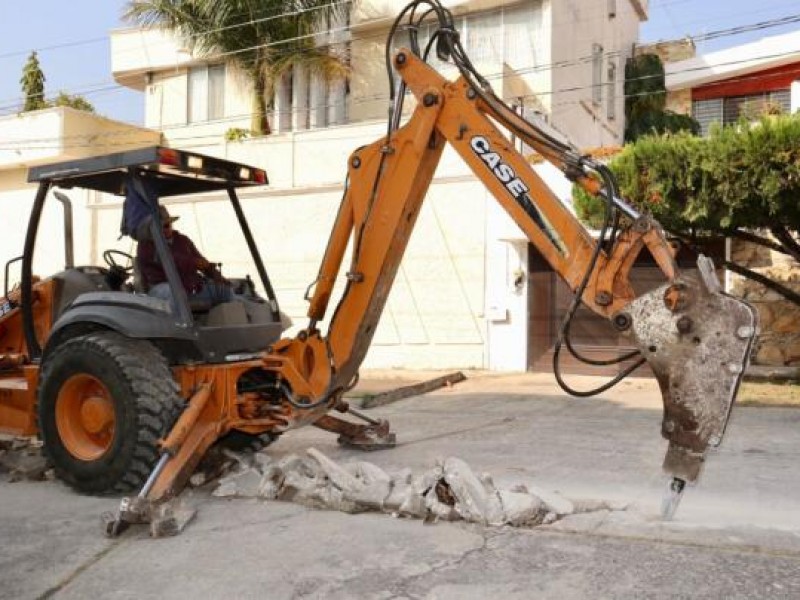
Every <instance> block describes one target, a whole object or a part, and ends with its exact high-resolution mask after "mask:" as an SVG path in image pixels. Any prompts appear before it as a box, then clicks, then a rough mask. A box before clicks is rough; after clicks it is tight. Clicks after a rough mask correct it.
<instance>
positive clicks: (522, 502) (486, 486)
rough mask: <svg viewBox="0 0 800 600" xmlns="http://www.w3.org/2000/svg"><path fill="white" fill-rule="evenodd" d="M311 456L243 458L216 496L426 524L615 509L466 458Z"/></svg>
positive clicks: (520, 522) (547, 519) (533, 522)
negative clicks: (398, 464) (406, 461)
mask: <svg viewBox="0 0 800 600" xmlns="http://www.w3.org/2000/svg"><path fill="white" fill-rule="evenodd" d="M307 454H308V457H301V456H298V455H294V454H292V455H288V456H285V457H283V458H282V459H281V460H279V461H275V460H272V459H270V458H269V457H268V456H267V455H264V454H261V455H256V456H255V457H254V458H253V459H252V460H249V461H240V462H238V463H237V465H238V470H237V471H235V472H233V473H231V474H230V475H228V476H226V477H224V478H223V479H221V480H220V481H219V483H218V485H217V488H216V490H215V491H214V492H213V494H214V495H215V496H223V497H237V498H261V499H267V500H282V501H286V502H294V503H298V504H302V505H305V506H309V507H314V508H324V509H328V510H338V511H342V512H347V513H356V512H364V511H378V512H384V513H389V514H392V515H394V516H399V517H409V518H416V519H422V520H423V521H424V522H426V523H431V522H436V521H440V520H442V521H454V520H463V521H467V522H471V523H478V524H482V525H492V526H500V525H511V526H515V527H531V526H537V525H541V524H545V523H552V522H554V521H556V520H558V519H561V518H563V517H565V516H567V515H570V514H573V513H575V512H576V510H577V511H580V512H591V511H606V512H607V511H609V510H613V509H614V508H612V507H611V506H610V505H609V503H607V502H603V501H597V500H589V501H578V502H572V501H571V500H569V499H566V498H563V497H561V496H560V495H558V494H555V493H552V492H551V493H549V494H542V496H544V497H542V496H539V495H538V494H535V493H532V492H530V491H529V489H528V488H526V487H525V486H522V485H517V486H514V487H512V488H510V489H499V488H498V487H497V486H495V484H494V482H493V480H492V477H491V476H490V475H489V474H486V473H484V474H482V475H481V476H478V475H476V474H475V472H474V471H473V470H472V469H471V468H470V466H469V465H468V464H467V463H466V462H465V461H464V460H462V459H460V458H457V457H449V458H446V459H439V460H437V461H436V463H435V464H434V465H433V466H432V467H431V468H430V469H427V470H426V471H424V472H423V473H421V474H419V475H418V476H415V475H414V474H413V472H412V471H411V470H410V469H402V470H400V471H398V472H396V473H394V474H391V475H390V474H388V473H386V472H385V471H384V470H383V469H381V468H380V467H378V466H376V465H374V464H372V463H369V462H366V461H354V462H351V463H348V464H344V465H339V464H338V463H336V462H335V461H333V460H332V459H330V458H329V457H328V456H326V455H325V454H324V453H322V452H320V451H319V450H317V449H315V448H310V449H308V450H307Z"/></svg>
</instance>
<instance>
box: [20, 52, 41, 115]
mask: <svg viewBox="0 0 800 600" xmlns="http://www.w3.org/2000/svg"><path fill="white" fill-rule="evenodd" d="M44 82H45V76H44V72H43V71H42V67H41V65H40V64H39V58H38V57H37V56H36V52H35V51H33V52H31V53H30V56H28V60H27V62H26V63H25V66H24V67H23V68H22V77H21V78H20V80H19V84H20V86H22V93H23V94H25V104H24V105H23V107H22V112H28V111H31V110H39V109H40V108H46V107H47V104H46V103H45V101H44Z"/></svg>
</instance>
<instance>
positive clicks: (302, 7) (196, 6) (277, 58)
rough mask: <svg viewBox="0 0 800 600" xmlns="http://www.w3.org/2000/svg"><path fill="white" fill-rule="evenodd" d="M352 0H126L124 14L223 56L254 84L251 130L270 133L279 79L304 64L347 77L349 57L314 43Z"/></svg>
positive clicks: (206, 52)
mask: <svg viewBox="0 0 800 600" xmlns="http://www.w3.org/2000/svg"><path fill="white" fill-rule="evenodd" d="M351 4H352V3H349V2H331V1H330V0H130V1H129V2H128V4H127V5H126V8H125V12H124V14H123V18H124V19H125V20H127V21H129V22H131V23H134V24H136V25H139V26H141V27H149V28H163V29H166V30H168V31H170V32H173V33H174V34H177V35H179V36H182V37H183V39H184V41H185V42H186V43H187V44H188V45H189V47H190V48H191V49H192V50H193V51H194V52H195V53H196V54H197V55H200V56H208V57H213V56H214V55H223V56H224V58H225V59H226V60H230V61H231V62H233V63H235V64H236V65H237V66H238V67H239V68H241V69H242V70H243V71H244V72H245V73H246V74H247V75H248V77H249V78H250V81H251V83H252V88H253V114H252V121H251V129H252V131H253V133H255V134H257V135H258V134H263V133H269V125H268V123H267V118H266V115H267V101H268V98H269V97H270V96H271V95H272V92H273V91H274V88H275V85H276V84H277V82H278V81H279V80H280V78H281V77H282V76H283V75H284V74H286V73H289V72H291V71H292V69H293V67H295V66H296V65H303V66H304V67H306V68H307V69H308V70H309V71H310V72H312V73H317V74H321V75H323V76H324V77H326V78H333V77H343V76H345V75H346V73H347V71H348V69H347V61H346V59H345V57H344V56H342V55H341V50H339V53H337V52H336V51H334V49H332V48H329V47H325V46H318V45H317V44H316V42H315V39H314V35H313V34H314V33H315V32H318V31H321V30H323V29H325V28H326V25H327V23H328V22H334V23H335V22H338V20H341V21H342V22H343V21H344V16H345V15H346V13H347V12H348V11H349V9H350V6H351Z"/></svg>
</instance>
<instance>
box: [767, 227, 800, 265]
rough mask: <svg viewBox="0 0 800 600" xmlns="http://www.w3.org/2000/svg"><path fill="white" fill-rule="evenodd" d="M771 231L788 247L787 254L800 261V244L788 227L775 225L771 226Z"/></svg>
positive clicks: (783, 245) (782, 244)
mask: <svg viewBox="0 0 800 600" xmlns="http://www.w3.org/2000/svg"><path fill="white" fill-rule="evenodd" d="M770 233H772V235H774V236H775V239H776V240H778V242H779V243H780V244H781V246H782V247H784V248H786V254H788V255H789V256H791V257H792V258H793V259H795V260H796V261H800V244H798V243H797V240H795V239H794V236H793V235H792V234H791V233H789V231H788V230H787V229H786V227H783V226H775V227H770Z"/></svg>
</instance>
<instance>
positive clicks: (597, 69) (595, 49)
mask: <svg viewBox="0 0 800 600" xmlns="http://www.w3.org/2000/svg"><path fill="white" fill-rule="evenodd" d="M602 101H603V47H602V46H601V45H600V44H592V102H594V103H595V104H600V103H601V102H602Z"/></svg>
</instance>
